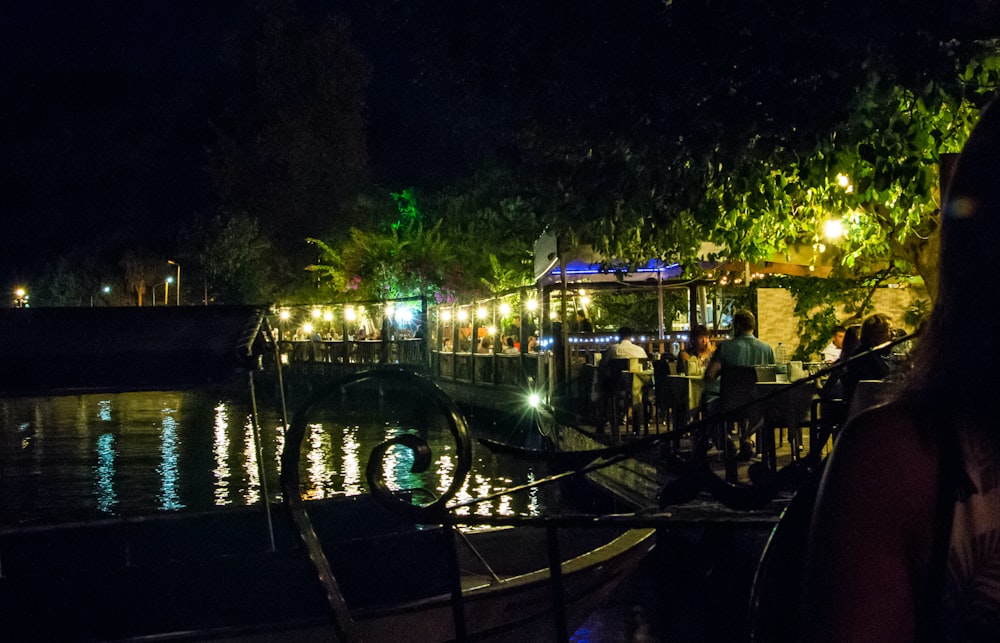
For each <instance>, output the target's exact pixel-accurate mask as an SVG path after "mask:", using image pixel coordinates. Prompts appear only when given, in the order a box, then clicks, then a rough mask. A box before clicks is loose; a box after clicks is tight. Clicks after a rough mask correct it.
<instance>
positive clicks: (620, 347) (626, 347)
mask: <svg viewBox="0 0 1000 643" xmlns="http://www.w3.org/2000/svg"><path fill="white" fill-rule="evenodd" d="M632 357H636V358H638V359H648V358H649V356H648V355H646V350H645V349H644V348H643V347H642V346H636V345H635V344H633V343H632V328H631V327H629V326H622V327H621V328H619V329H618V343H617V344H612V345H611V346H609V347H608V349H607V350H606V351H604V357H602V358H601V360H602V362H603V361H604V360H611V359H629V358H632Z"/></svg>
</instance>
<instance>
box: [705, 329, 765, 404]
mask: <svg viewBox="0 0 1000 643" xmlns="http://www.w3.org/2000/svg"><path fill="white" fill-rule="evenodd" d="M756 327H757V319H756V318H755V317H754V315H753V313H752V312H750V311H749V310H740V311H737V312H736V313H735V314H734V315H733V338H732V339H727V340H726V341H724V342H720V343H719V345H718V347H717V348H716V349H715V352H714V353H712V357H711V359H709V362H708V366H707V367H706V368H705V396H706V400H705V401H706V402H710V403H714V401H715V399H716V398H718V396H719V378H720V377H725V376H726V369H727V368H730V367H733V366H764V365H766V364H774V349H773V348H771V345H770V344H768V343H766V342H762V341H761V340H759V339H757V338H756V337H754V334H753V332H754V329H755V328H756Z"/></svg>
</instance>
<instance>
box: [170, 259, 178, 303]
mask: <svg viewBox="0 0 1000 643" xmlns="http://www.w3.org/2000/svg"><path fill="white" fill-rule="evenodd" d="M167 263H169V264H170V265H171V266H177V295H176V296H175V297H176V299H177V305H178V306H180V305H181V264H179V263H177V262H176V261H174V260H173V259H167ZM167 303H168V304H169V303H170V302H169V301H168V302H167Z"/></svg>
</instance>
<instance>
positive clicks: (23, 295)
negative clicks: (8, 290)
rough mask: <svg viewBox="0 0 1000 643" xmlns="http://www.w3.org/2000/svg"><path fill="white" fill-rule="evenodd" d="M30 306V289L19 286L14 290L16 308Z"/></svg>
mask: <svg viewBox="0 0 1000 643" xmlns="http://www.w3.org/2000/svg"><path fill="white" fill-rule="evenodd" d="M27 307H28V291H27V290H25V289H24V288H18V289H17V290H15V291H14V308H27Z"/></svg>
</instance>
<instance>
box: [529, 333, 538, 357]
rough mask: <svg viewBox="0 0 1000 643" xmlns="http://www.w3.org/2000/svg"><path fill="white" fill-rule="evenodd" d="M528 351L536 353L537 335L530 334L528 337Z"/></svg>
mask: <svg viewBox="0 0 1000 643" xmlns="http://www.w3.org/2000/svg"><path fill="white" fill-rule="evenodd" d="M528 352H529V353H537V352H538V337H536V336H534V335H530V336H529V337H528Z"/></svg>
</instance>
